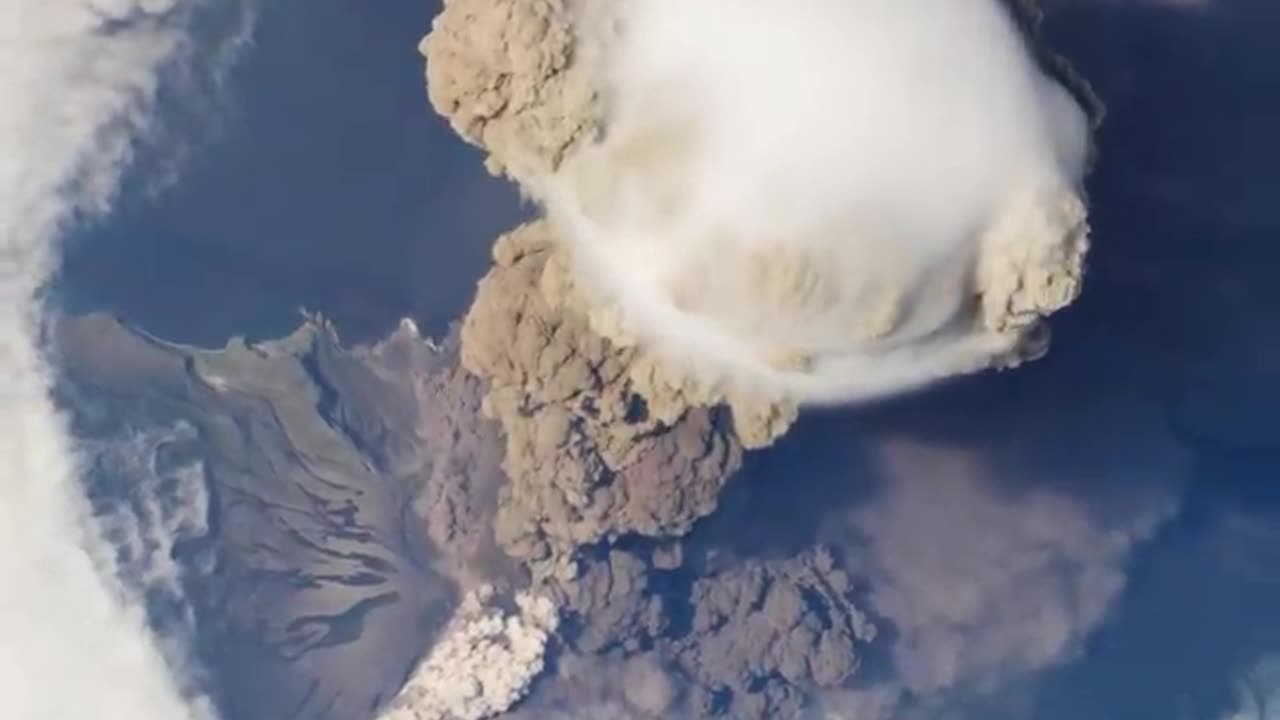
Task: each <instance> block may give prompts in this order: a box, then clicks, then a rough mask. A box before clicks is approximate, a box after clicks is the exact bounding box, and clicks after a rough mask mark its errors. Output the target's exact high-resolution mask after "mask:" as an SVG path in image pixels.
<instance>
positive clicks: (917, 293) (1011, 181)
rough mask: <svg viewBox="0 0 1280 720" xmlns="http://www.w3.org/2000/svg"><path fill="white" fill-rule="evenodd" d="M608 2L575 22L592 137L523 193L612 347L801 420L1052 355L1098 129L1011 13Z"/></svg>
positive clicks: (987, 8)
mask: <svg viewBox="0 0 1280 720" xmlns="http://www.w3.org/2000/svg"><path fill="white" fill-rule="evenodd" d="M609 7H611V8H613V10H614V11H615V14H616V16H615V17H613V18H610V20H612V21H613V22H595V21H590V22H588V20H589V19H588V18H586V17H585V16H580V17H575V22H576V23H577V28H578V32H579V34H580V35H581V36H582V38H583V39H582V40H580V42H579V50H578V53H579V56H581V57H585V58H598V59H599V62H596V63H593V67H592V69H591V70H590V72H589V73H588V74H589V75H590V76H592V79H593V81H594V83H595V85H596V86H597V87H598V88H600V94H599V99H600V108H599V113H600V118H601V122H600V127H601V132H600V138H599V140H598V141H595V142H591V143H581V142H580V143H579V146H578V148H577V149H576V151H574V152H570V153H567V159H565V160H564V161H563V162H562V163H559V164H558V165H557V166H556V168H555V170H554V171H552V172H550V173H543V174H535V175H534V176H532V177H526V178H522V179H523V180H524V182H525V184H526V186H528V187H529V189H530V191H531V192H532V194H534V195H535V196H537V197H539V198H540V199H541V200H543V201H544V202H545V204H546V206H547V209H548V215H549V217H550V218H551V219H552V221H553V222H554V223H555V224H556V225H557V226H558V228H559V230H560V231H561V233H562V234H563V238H564V240H565V241H566V243H567V246H568V249H569V253H570V255H571V256H572V265H573V267H574V269H575V276H576V278H577V279H578V280H579V282H580V284H581V285H582V290H583V292H584V293H585V295H586V296H587V297H588V298H590V300H589V304H590V306H591V308H592V312H591V315H592V319H593V325H594V326H595V327H596V328H597V330H598V331H600V332H601V333H602V334H604V335H606V336H608V337H610V338H612V339H614V340H615V341H619V342H622V343H624V344H636V345H640V346H642V347H646V348H647V349H649V350H650V351H652V352H654V353H655V354H656V355H658V356H659V357H661V358H662V360H663V361H664V364H666V365H667V367H668V368H670V369H671V371H672V373H673V374H674V375H675V376H678V377H679V376H683V377H695V378H698V379H699V381H700V382H701V383H703V384H710V385H716V386H723V387H731V388H745V389H748V390H750V391H751V392H756V393H759V394H762V395H765V396H768V397H776V398H781V399H787V400H796V401H801V402H843V401H852V400H860V399H866V398H871V397H875V396H879V395H884V394H888V393H892V392H895V391H901V390H904V389H907V388H911V387H914V386H918V385H921V384H925V383H928V382H930V381H933V380H936V379H939V378H942V377H946V376H949V375H953V374H956V373H963V372H971V371H976V370H979V369H982V368H986V367H991V366H1004V365H1010V364H1016V363H1017V362H1019V361H1021V360H1024V359H1028V358H1031V357H1034V356H1036V355H1037V354H1039V353H1041V352H1043V350H1044V348H1045V341H1046V333H1045V332H1044V330H1043V328H1042V324H1041V321H1042V319H1043V317H1044V316H1046V315H1048V314H1049V313H1052V312H1053V311H1055V310H1058V309H1060V308H1062V307H1063V306H1065V305H1067V304H1068V303H1070V302H1071V301H1072V300H1073V299H1074V298H1075V297H1076V295H1077V294H1078V293H1079V289H1080V281H1081V273H1082V260H1083V255H1084V252H1085V249H1086V242H1087V241H1086V225H1085V212H1084V206H1083V203H1082V201H1081V198H1080V196H1079V192H1078V186H1079V181H1080V177H1081V174H1082V172H1083V166H1084V160H1085V155H1086V151H1087V145H1088V142H1087V118H1086V115H1085V113H1084V111H1083V110H1082V109H1081V107H1080V106H1079V105H1078V104H1077V103H1076V102H1075V100H1074V99H1073V98H1072V97H1071V96H1070V95H1069V94H1068V92H1067V91H1066V90H1065V89H1064V88H1063V87H1061V86H1060V85H1058V84H1057V83H1056V82H1055V81H1053V80H1051V79H1050V78H1048V77H1047V76H1046V75H1044V74H1043V73H1042V71H1041V70H1040V68H1039V67H1038V65H1037V64H1036V62H1035V61H1034V59H1033V57H1032V55H1031V53H1030V52H1029V50H1028V48H1027V47H1026V44H1025V40H1024V38H1023V35H1022V33H1021V31H1020V30H1019V28H1018V27H1017V25H1016V23H1015V22H1014V21H1013V19H1012V18H1011V17H1010V16H1009V14H1008V12H1007V11H1006V9H1005V8H1004V6H1003V5H1002V4H1001V3H998V2H996V0H956V1H953V2H945V3H941V2H934V1H932V0H857V1H849V0H786V1H785V2H784V1H783V0H733V1H732V2H729V1H716V0H703V1H701V2H687V1H686V0H648V1H646V2H630V3H617V4H613V5H610V6H609ZM579 15H581V14H579ZM595 28H608V31H607V33H608V34H603V33H604V32H605V31H599V32H597V31H596V30H595ZM562 75H563V74H562ZM562 84H564V85H566V86H570V87H572V83H569V82H568V81H562ZM573 127H574V128H577V127H578V126H577V125H574V126H573ZM516 164H517V165H519V163H516ZM526 165H527V164H526Z"/></svg>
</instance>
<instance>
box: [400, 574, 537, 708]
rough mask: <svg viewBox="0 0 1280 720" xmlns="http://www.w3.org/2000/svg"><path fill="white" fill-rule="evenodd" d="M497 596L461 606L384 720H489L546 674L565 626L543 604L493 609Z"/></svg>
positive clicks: (526, 597) (483, 590) (524, 599)
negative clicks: (555, 640)
mask: <svg viewBox="0 0 1280 720" xmlns="http://www.w3.org/2000/svg"><path fill="white" fill-rule="evenodd" d="M492 600H493V588H492V587H490V586H487V585H486V586H481V587H480V588H479V589H478V590H477V591H475V592H471V593H468V594H467V596H466V597H465V598H463V601H462V604H461V605H459V607H458V610H457V612H456V613H455V615H454V617H453V619H452V620H451V621H450V622H449V624H448V625H447V626H446V627H445V629H444V632H443V633H442V635H441V639H440V641H439V642H437V643H436V645H435V647H433V648H432V649H431V652H430V653H428V655H427V656H426V657H425V658H424V659H423V660H422V663H421V664H420V665H419V666H418V668H417V669H416V670H415V671H414V673H413V675H412V676H411V677H410V678H409V680H408V682H407V683H405V686H404V689H402V690H401V691H400V695H399V696H398V697H397V698H396V700H395V702H394V703H392V706H391V707H390V708H388V709H387V711H386V712H385V713H384V714H382V715H381V716H380V717H379V720H484V719H485V718H490V717H494V716H496V715H499V714H501V713H502V712H504V711H506V710H508V709H510V708H511V707H512V706H514V705H515V704H516V703H517V702H519V701H520V699H521V698H523V697H524V696H525V695H526V694H528V692H529V689H530V687H531V685H532V684H533V680H534V679H535V678H536V677H537V676H538V675H539V673H541V672H542V669H543V666H544V656H545V655H546V652H547V645H548V643H549V642H550V640H551V637H552V635H553V634H554V633H555V631H556V628H557V627H558V626H559V624H560V616H559V613H558V612H557V611H556V608H555V606H554V605H553V604H552V603H551V601H550V600H548V599H546V598H545V597H541V596H538V595H533V594H529V593H520V594H518V595H516V598H515V603H516V611H515V612H513V613H511V614H507V613H504V612H503V611H502V610H501V609H500V608H498V607H496V606H495V605H492V604H491V601H492Z"/></svg>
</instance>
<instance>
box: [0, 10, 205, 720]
mask: <svg viewBox="0 0 1280 720" xmlns="http://www.w3.org/2000/svg"><path fill="white" fill-rule="evenodd" d="M192 11H193V6H192V3H189V2H188V3H183V2H180V1H179V0H72V1H66V2H46V1H45V0H14V1H13V2H10V3H8V4H7V6H6V8H5V11H4V15H5V20H4V21H3V22H0V45H3V47H4V53H5V61H4V62H3V63H0V98H3V109H0V156H2V157H4V164H3V169H0V397H2V398H3V401H2V402H0V428H2V429H3V433H0V475H3V482H2V483H0V548H3V549H2V550H0V574H3V576H4V578H5V580H4V584H3V590H0V636H3V637H4V642H3V643H0V715H2V716H4V717H6V718H45V719H48V720H63V719H67V720H71V719H77V720H78V719H79V718H88V717H93V718H102V719H103V720H152V719H154V720H171V719H179V718H184V719H185V718H204V717H207V716H208V714H209V713H208V709H207V707H206V703H204V702H203V701H200V700H194V701H191V700H188V699H187V698H184V697H182V693H181V692H180V691H179V690H178V687H177V684H176V683H175V682H174V679H173V677H172V676H171V672H170V669H169V668H168V667H167V666H166V663H165V662H164V660H163V659H162V655H161V653H160V652H159V651H158V650H157V647H156V644H155V641H154V638H153V637H152V635H151V633H150V631H149V630H148V627H147V619H146V618H145V617H144V613H143V612H142V610H141V608H140V607H138V606H137V605H136V604H135V603H134V601H133V598H132V597H131V595H130V593H129V592H127V591H125V590H124V589H123V588H122V587H121V586H120V585H119V584H117V583H116V581H115V580H114V579H113V575H114V572H115V565H114V558H113V557H111V556H110V555H111V554H110V553H109V552H107V551H105V550H104V549H103V546H102V544H101V541H100V540H99V536H98V531H97V530H96V528H95V527H94V523H93V522H92V521H91V520H90V518H89V507H88V503H87V502H86V500H85V498H84V496H83V493H82V487H81V485H80V483H79V481H78V478H79V475H80V470H81V468H80V467H79V464H78V461H77V456H76V452H75V448H73V446H72V443H71V441H70V440H69V439H68V435H67V432H66V428H65V426H64V419H63V418H62V417H61V416H60V414H59V413H58V412H57V410H56V409H55V407H54V406H53V404H52V402H51V400H50V396H49V390H50V384H51V372H50V368H49V367H48V365H47V364H46V360H45V357H44V355H43V352H42V343H41V335H42V325H43V320H42V315H43V313H42V294H43V291H44V288H45V285H46V283H47V282H48V280H49V278H50V276H51V273H52V272H53V270H54V268H55V266H56V264H57V260H58V247H57V245H58V243H59V241H60V240H61V238H62V235H63V234H64V232H65V231H66V230H67V229H68V228H69V227H70V226H72V225H73V224H74V223H76V222H77V221H79V220H81V219H83V218H86V217H92V216H96V215H99V214H101V213H104V212H106V211H107V210H108V209H109V208H110V206H111V204H112V202H113V200H114V197H115V194H116V190H117V187H118V184H119V180H120V176H121V174H122V172H123V170H124V168H125V167H126V166H127V165H128V163H129V160H130V156H131V147H132V144H133V141H134V139H135V138H136V137H137V136H138V135H139V134H140V133H141V132H142V131H143V130H144V129H145V125H146V120H147V114H148V111H149V109H150V107H151V106H152V104H153V103H154V102H155V100H156V98H157V95H158V93H159V88H160V86H161V84H162V79H163V74H164V68H165V67H166V65H167V64H168V63H170V62H171V61H174V60H175V59H176V58H178V57H179V56H180V55H181V54H182V52H183V50H184V48H185V47H186V43H187V37H186V34H185V27H186V24H187V21H188V20H189V18H190V15H191V12H192Z"/></svg>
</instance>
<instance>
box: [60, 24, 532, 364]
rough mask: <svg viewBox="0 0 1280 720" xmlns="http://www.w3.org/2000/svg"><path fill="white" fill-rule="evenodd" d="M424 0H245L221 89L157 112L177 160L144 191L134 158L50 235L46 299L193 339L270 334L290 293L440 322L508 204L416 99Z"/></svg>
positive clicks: (440, 327)
mask: <svg viewBox="0 0 1280 720" xmlns="http://www.w3.org/2000/svg"><path fill="white" fill-rule="evenodd" d="M438 6H439V3H438V2H414V1H413V0H383V1H380V2H377V3H353V2H349V1H348V0H318V1H315V2H305V3H304V2H301V1H300V0H288V1H287V2H284V3H272V4H266V5H263V6H262V7H261V9H260V10H259V13H260V17H259V18H258V22H257V27H256V31H255V34H254V37H253V41H252V47H250V48H247V49H246V50H245V56H244V57H243V58H242V59H241V61H240V65H239V66H238V67H237V68H235V70H234V71H233V72H232V74H231V76H230V78H229V83H230V84H229V87H228V88H227V91H226V93H225V95H226V98H227V105H226V106H225V107H215V108H211V109H210V110H211V111H212V112H213V113H214V114H216V115H217V117H213V118H190V119H189V118H187V117H186V115H187V114H189V113H187V114H183V113H180V112H179V113H178V114H179V115H182V116H181V117H180V118H179V120H180V121H181V122H182V124H183V125H184V127H182V128H169V130H170V133H172V132H173V131H175V130H178V129H181V130H182V134H183V135H185V136H186V137H187V138H188V139H187V140H186V142H196V143H200V145H199V146H198V147H195V148H183V150H184V152H185V153H186V154H189V155H190V158H189V159H190V162H189V163H186V164H185V166H183V167H181V168H180V169H179V170H180V173H179V175H178V177H177V179H176V182H175V183H174V184H173V185H172V186H170V187H168V188H167V189H166V190H163V191H162V192H161V193H160V194H159V195H158V196H157V197H151V196H149V194H148V193H147V192H146V188H145V186H146V184H147V183H148V182H149V173H154V172H161V171H162V170H163V168H157V167H152V166H153V165H156V164H157V163H156V162H149V163H144V164H143V166H142V167H139V168H137V169H136V170H135V172H134V173H133V177H132V181H131V183H130V187H131V188H133V191H132V192H129V193H127V196H126V198H125V202H123V203H121V207H120V208H119V209H118V211H117V212H116V213H115V214H114V215H113V217H112V219H111V220H110V221H108V222H107V223H106V224H105V225H103V226H101V227H98V228H94V229H90V230H88V231H86V232H84V233H82V234H81V236H80V237H78V238H76V239H75V241H74V242H72V243H71V244H70V246H69V247H68V252H67V255H66V259H65V264H64V268H63V272H62V275H61V278H60V283H59V287H58V289H59V299H60V300H61V301H62V302H63V303H64V304H65V305H67V306H68V308H67V309H69V310H71V311H73V312H84V311H93V310H108V311H111V312H113V313H115V314H117V315H119V316H121V317H122V318H124V319H125V320H126V321H128V322H129V323H131V324H134V325H137V326H140V327H142V328H144V329H145V330H147V331H149V332H151V333H153V334H155V335H158V336H160V337H164V338H166V339H169V340H172V341H176V342H184V343H192V344H198V345H202V346H205V347H221V346H222V345H223V343H224V342H225V341H226V340H227V339H228V338H229V337H231V336H234V335H248V336H249V337H250V339H265V338H269V337H276V336H280V335H284V334H287V333H288V332H289V331H291V330H292V329H293V328H295V327H296V326H297V325H298V324H299V322H300V319H301V318H300V317H299V315H298V311H297V310H298V308H299V307H306V308H307V309H309V310H312V311H318V312H321V313H323V314H324V315H326V316H328V317H330V318H331V319H332V320H333V321H334V322H335V324H336V325H337V326H338V327H339V328H340V329H341V331H342V334H343V337H344V340H346V341H349V342H368V341H371V340H373V339H376V338H378V337H381V336H383V335H385V334H386V333H388V332H389V331H390V330H392V329H393V328H394V327H395V323H396V322H397V321H398V320H399V319H400V318H401V317H405V316H411V317H413V318H415V319H416V320H417V321H418V322H419V323H420V324H421V326H422V327H423V329H424V331H426V332H429V333H431V334H435V335H440V334H443V333H444V331H445V329H446V327H447V325H448V323H449V322H450V321H452V320H453V319H455V318H456V317H458V316H459V315H460V314H461V313H462V311H463V310H464V309H465V307H466V305H467V303H468V302H469V301H470V298H471V294H472V288H473V286H474V283H475V281H476V279H477V278H478V277H479V276H480V275H481V274H482V273H483V271H484V269H485V268H486V267H487V266H488V264H489V248H490V245H491V243H492V241H493V238H494V237H496V236H497V235H498V233H499V232H501V231H503V230H505V229H507V228H509V227H511V226H513V225H515V224H516V223H517V222H518V221H519V220H520V219H521V218H522V217H523V216H524V214H525V211H524V210H523V209H522V208H521V207H520V203H519V200H518V198H517V196H516V193H515V191H514V189H513V188H511V187H509V186H508V185H507V184H505V183H503V182H500V181H499V180H497V179H494V178H492V177H489V176H488V175H487V174H485V171H484V169H483V167H482V162H481V158H480V156H479V154H478V153H477V152H475V151H473V150H472V149H471V148H468V147H465V146H464V145H463V144H462V143H461V142H460V141H458V140H457V138H456V137H455V136H454V135H453V133H452V132H451V131H450V130H449V128H448V127H447V126H446V124H445V123H444V121H443V120H441V119H440V118H439V117H437V116H436V115H435V113H434V112H433V111H432V110H431V108H430V106H429V104H428V102H427V97H426V90H425V84H424V83H425V80H424V75H423V64H422V59H421V57H420V56H419V55H418V54H417V51H416V46H417V43H418V40H419V39H420V37H421V35H423V34H424V33H425V32H426V31H427V29H428V28H429V27H430V19H431V17H432V15H434V14H435V12H437V10H438ZM178 104H179V105H180V104H181V103H178ZM178 110H181V108H177V109H176V110H175V112H176V111H178ZM171 114H172V113H171ZM174 122H178V121H174ZM186 125H190V127H185V126H186ZM163 150H164V149H163V148H162V149H161V151H163ZM147 159H150V158H144V160H147ZM157 161H159V162H160V164H163V161H164V160H163V158H157Z"/></svg>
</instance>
